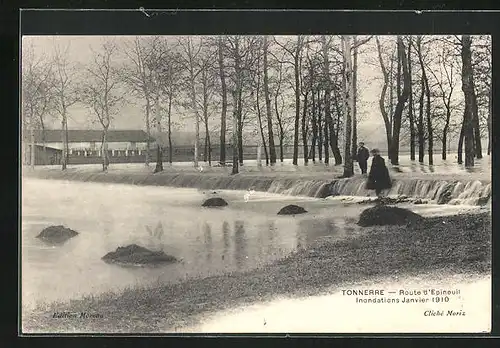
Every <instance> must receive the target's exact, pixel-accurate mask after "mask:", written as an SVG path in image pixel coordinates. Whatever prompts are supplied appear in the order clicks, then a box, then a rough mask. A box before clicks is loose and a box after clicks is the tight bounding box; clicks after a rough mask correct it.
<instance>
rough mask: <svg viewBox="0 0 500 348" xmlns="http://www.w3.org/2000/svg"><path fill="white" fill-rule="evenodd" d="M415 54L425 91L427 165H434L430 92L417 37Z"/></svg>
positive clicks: (419, 39) (419, 41)
mask: <svg viewBox="0 0 500 348" xmlns="http://www.w3.org/2000/svg"><path fill="white" fill-rule="evenodd" d="M417 45H418V46H417V47H418V50H417V53H418V60H419V62H420V69H421V70H422V87H423V88H424V91H425V98H426V104H425V115H426V119H427V141H428V145H429V146H428V147H427V151H428V155H429V165H433V164H434V156H433V155H434V154H433V150H434V142H433V140H434V139H433V137H434V135H433V129H432V119H431V91H430V88H429V79H428V78H427V73H426V71H425V65H424V60H423V57H422V46H421V38H420V37H419V38H418V39H417Z"/></svg>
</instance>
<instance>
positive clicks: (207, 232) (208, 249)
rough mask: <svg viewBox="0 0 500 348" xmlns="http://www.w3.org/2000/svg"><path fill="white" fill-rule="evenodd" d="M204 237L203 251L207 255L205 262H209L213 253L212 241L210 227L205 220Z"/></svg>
mask: <svg viewBox="0 0 500 348" xmlns="http://www.w3.org/2000/svg"><path fill="white" fill-rule="evenodd" d="M203 234H204V238H205V242H204V244H205V251H206V255H207V262H208V263H210V262H211V260H212V253H213V242H212V229H211V227H210V225H209V224H208V223H206V222H205V225H204V233H203Z"/></svg>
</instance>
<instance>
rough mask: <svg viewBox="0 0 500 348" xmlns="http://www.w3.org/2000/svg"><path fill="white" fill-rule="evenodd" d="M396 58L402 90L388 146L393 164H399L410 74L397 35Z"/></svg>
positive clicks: (399, 37)
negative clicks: (400, 139)
mask: <svg viewBox="0 0 500 348" xmlns="http://www.w3.org/2000/svg"><path fill="white" fill-rule="evenodd" d="M397 49H398V60H400V61H401V63H400V64H401V67H402V69H403V90H402V91H400V93H401V94H398V102H397V104H396V108H395V110H394V117H393V124H392V126H393V128H392V139H391V147H390V148H389V158H390V160H391V163H392V164H394V165H397V164H399V135H400V132H401V119H402V114H403V110H404V107H405V104H406V102H407V100H408V96H409V94H410V76H409V74H408V60H407V57H406V48H405V46H404V42H403V38H402V37H401V36H400V35H398V37H397Z"/></svg>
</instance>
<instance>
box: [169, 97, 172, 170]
mask: <svg viewBox="0 0 500 348" xmlns="http://www.w3.org/2000/svg"><path fill="white" fill-rule="evenodd" d="M172 97H173V96H172V94H170V95H169V97H168V163H170V164H172Z"/></svg>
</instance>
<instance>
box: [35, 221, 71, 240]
mask: <svg viewBox="0 0 500 348" xmlns="http://www.w3.org/2000/svg"><path fill="white" fill-rule="evenodd" d="M77 235H78V232H76V231H73V230H72V229H70V228H66V227H64V226H62V225H57V226H49V227H47V228H45V229H44V230H43V231H42V232H40V234H39V235H38V236H36V238H40V239H41V240H43V241H45V242H48V243H54V244H60V243H64V242H66V241H67V240H68V239H71V238H73V237H75V236H77Z"/></svg>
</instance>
